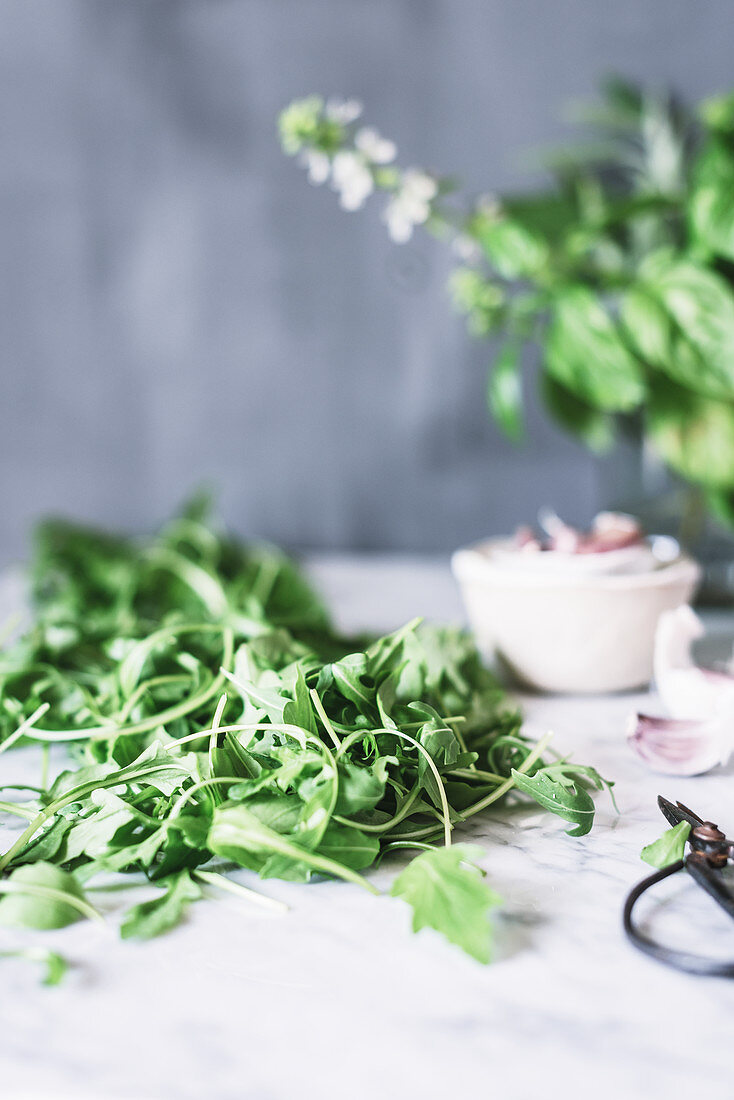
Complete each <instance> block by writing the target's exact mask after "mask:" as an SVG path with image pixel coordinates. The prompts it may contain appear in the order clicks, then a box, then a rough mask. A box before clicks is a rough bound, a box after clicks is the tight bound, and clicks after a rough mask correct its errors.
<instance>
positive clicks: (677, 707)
mask: <svg viewBox="0 0 734 1100" xmlns="http://www.w3.org/2000/svg"><path fill="white" fill-rule="evenodd" d="M703 633H704V629H703V623H702V622H701V620H700V619H699V617H698V615H696V613H695V611H694V610H693V608H691V607H689V606H688V605H687V604H683V605H682V606H681V607H677V608H676V609H675V610H674V611H665V612H664V613H663V614H662V615H661V616H660V619H659V622H658V627H657V631H656V634H655V658H654V671H655V686H656V687H657V690H658V694H659V695H660V698H661V700H662V702H663V705H664V707H665V709H666V710H667V711H669V712H670V714H671V715H672V716H673V717H674V718H690V719H697V720H699V721H703V720H705V719H707V718H713V717H714V715H716V714H720V713H721V712H722V711H723V710H724V709H729V708H731V706H732V704H733V703H734V675H730V674H729V673H726V672H713V671H710V670H708V669H703V668H699V667H698V666H697V665H696V664H695V662H694V660H693V654H692V652H691V647H692V645H693V642H694V641H695V640H696V639H697V638H700V637H701V636H702V635H703Z"/></svg>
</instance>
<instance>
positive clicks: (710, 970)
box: [622, 856, 734, 978]
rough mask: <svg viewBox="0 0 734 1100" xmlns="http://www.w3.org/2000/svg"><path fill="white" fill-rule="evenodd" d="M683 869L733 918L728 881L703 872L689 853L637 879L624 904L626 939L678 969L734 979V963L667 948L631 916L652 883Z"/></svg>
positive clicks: (733, 900)
mask: <svg viewBox="0 0 734 1100" xmlns="http://www.w3.org/2000/svg"><path fill="white" fill-rule="evenodd" d="M691 864H693V866H691ZM684 868H685V869H686V870H687V871H689V872H690V873H691V875H692V876H693V878H694V879H695V880H696V882H697V883H698V884H699V885H700V886H702V887H703V888H704V890H706V892H707V893H708V894H710V895H711V897H713V898H714V899H715V900H716V901H717V902H718V903H719V905H721V906H722V907H723V908H724V909H725V910H726V911H727V912H728V913H729V914H730V915H731V916H733V917H734V899H732V897H731V895H730V894H729V892H728V890H727V888H726V886H725V884H724V883H723V882H720V881H719V879H718V878H717V877H715V876H714V875H712V874H711V873H710V872H709V873H708V874H706V873H704V871H703V868H701V867H699V863H698V861H696V860H694V859H692V858H691V856H688V857H687V858H686V859H685V860H682V859H679V860H677V861H676V862H675V863H671V864H670V865H669V866H668V867H663V868H662V870H660V871H656V872H655V874H654V875H648V877H647V878H644V879H643V880H642V882H638V883H637V885H636V886H635V887H633V888H632V890H630V892H629V894H628V895H627V900H626V902H625V904H624V913H623V916H622V923H623V925H624V931H625V933H626V935H627V938H628V939H629V940H630V942H631V943H632V944H634V946H635V947H636V948H637V949H638V951H643V952H644V953H645V954H646V955H650V956H652V958H654V959H658V961H659V962H662V963H665V964H666V965H667V966H672V967H674V968H675V969H676V970H684V971H686V972H687V973H688V974H702V975H705V976H707V977H711V978H714V977H716V978H734V962H724V961H720V960H719V959H707V958H705V956H703V955H693V954H691V953H690V952H688V951H676V950H674V949H673V948H671V947H666V946H665V945H664V944H662V943H658V942H657V941H656V940H654V939H652V937H650V936H648V935H647V934H646V933H645V932H642V931H641V929H640V927H639V925H637V924H636V923H635V922H634V920H633V919H632V912H633V910H634V907H635V903H636V902H637V901H639V899H640V898H641V897H642V895H643V894H644V893H645V891H646V890H649V889H650V887H651V886H655V885H657V883H658V882H662V881H663V879H666V878H669V877H670V876H671V875H675V874H677V872H678V871H682V870H683V869H684Z"/></svg>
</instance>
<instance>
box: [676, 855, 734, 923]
mask: <svg viewBox="0 0 734 1100" xmlns="http://www.w3.org/2000/svg"><path fill="white" fill-rule="evenodd" d="M684 865H685V869H686V871H688V874H689V875H691V877H692V878H694V879H695V880H696V882H697V883H698V885H699V886H700V887H702V889H704V890H705V891H706V893H707V894H708V895H709V896H710V897H712V898H713V899H714V901H716V902H718V904H719V905H720V906H721V908H722V909H723V910H724V912H726V913H728V914H729V916H730V917H732V918H733V919H734V894H732V892H731V890H730V888H729V887H728V886H727V884H726V882H725V881H724V877H723V875H722V874H721V871H719V870H717V868H716V867H712V866H711V865H710V863H708V862H707V861H706V860H705V859H702V858H701V856H698V855H696V854H695V853H692V854H691V855H688V856H686V858H685V861H684Z"/></svg>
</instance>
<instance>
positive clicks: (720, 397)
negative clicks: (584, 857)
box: [280, 81, 734, 521]
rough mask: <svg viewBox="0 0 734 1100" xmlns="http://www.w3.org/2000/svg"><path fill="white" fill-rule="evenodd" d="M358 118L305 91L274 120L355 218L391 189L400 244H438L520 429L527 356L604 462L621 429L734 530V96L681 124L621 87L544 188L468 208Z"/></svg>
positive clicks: (659, 98) (493, 395)
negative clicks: (429, 240)
mask: <svg viewBox="0 0 734 1100" xmlns="http://www.w3.org/2000/svg"><path fill="white" fill-rule="evenodd" d="M361 112H362V108H361V105H360V104H359V103H357V102H356V101H353V100H349V101H342V100H339V101H334V100H329V101H324V100H323V99H322V98H321V97H319V96H311V97H308V98H306V99H301V100H297V101H296V102H294V103H292V104H291V105H290V106H289V107H288V108H287V109H286V110H285V111H283V113H282V115H281V118H280V132H281V139H282V144H283V148H284V150H285V152H286V153H288V154H289V155H293V156H295V157H297V158H298V161H299V163H300V164H301V165H302V166H303V167H304V168H305V169H306V170H307V172H308V177H309V180H310V182H311V183H314V184H321V183H329V184H330V185H331V187H332V188H333V189H334V191H335V192H337V194H338V196H339V199H340V202H341V205H342V207H344V208H345V209H347V210H357V209H360V208H361V207H362V206H363V205H364V204H365V202H366V201H367V200H368V199H369V197H370V196H371V195H372V194H373V193H378V192H383V193H384V199H385V200H386V201H385V202H384V206H383V210H382V217H383V220H384V222H385V224H386V227H387V230H388V232H389V233H390V236H391V237H392V238H393V239H394V240H395V241H396V242H399V243H402V242H405V241H407V240H408V239H409V238H410V237H411V235H412V234H413V232H414V230H415V229H416V228H417V227H422V228H424V229H426V230H428V231H430V232H432V233H433V234H434V235H437V236H439V237H440V238H441V239H443V240H445V241H446V242H447V244H449V245H450V247H451V248H452V250H453V252H454V254H455V256H456V259H457V266H456V269H455V270H454V272H453V274H452V278H451V290H452V295H453V298H454V301H455V303H456V305H457V306H458V307H459V309H461V310H462V311H463V312H464V313H465V314H466V316H467V319H468V324H469V328H470V330H471V331H472V332H473V333H474V334H476V335H477V336H479V337H491V338H493V340H494V341H495V347H497V348H498V350H496V352H495V354H493V357H492V363H491V365H490V370H489V379H488V402H489V406H490V409H491V412H492V414H493V416H494V417H495V419H496V420H497V422H498V424H499V425H500V426H501V428H502V429H503V430H504V431H505V432H506V434H507V435H508V436H510V437H511V438H513V439H520V438H521V437H522V434H523V411H522V379H521V372H522V369H523V363H524V362H527V356H524V355H523V351H524V349H525V347H526V345H529V344H535V345H537V346H538V347H539V348H540V351H541V358H542V370H541V371H540V373H539V375H538V380H539V385H540V386H541V387H542V394H543V399H544V402H545V405H546V407H547V408H548V410H549V412H550V413H551V415H552V416H553V417H554V418H555V419H556V420H557V421H558V422H559V423H560V424H561V425H562V426H563V427H564V428H566V429H567V430H569V431H571V432H573V433H574V434H575V435H577V436H578V437H580V438H581V439H582V440H583V441H584V442H585V443H586V444H587V445H588V446H590V447H591V448H593V449H595V450H604V449H605V448H608V447H609V446H610V445H611V444H612V443H613V440H614V437H615V434H616V433H617V432H618V431H619V429H620V428H622V427H624V426H625V425H626V426H628V427H630V426H633V427H634V428H635V430H636V431H638V432H640V431H641V433H642V436H643V440H644V443H645V445H646V446H647V447H649V448H650V449H652V451H653V452H655V453H657V455H658V456H659V457H660V458H661V459H662V461H663V462H664V463H665V464H666V465H667V466H668V467H669V468H670V469H671V470H672V471H674V473H676V474H677V475H679V477H681V478H682V479H684V480H685V481H687V482H688V483H690V484H691V486H693V487H695V488H696V490H697V491H698V492H699V493H700V494H701V495H703V496H705V498H706V501H707V503H708V505H709V507H710V508H711V510H712V511H713V512H714V513H715V514H717V515H718V516H719V517H722V518H726V519H729V520H731V521H734V93H730V94H727V95H722V96H719V97H716V98H712V99H708V100H706V101H705V102H703V103H702V104H701V105H700V107H699V108H698V110H696V111H688V110H686V109H685V108H684V107H683V106H682V105H681V104H679V103H678V102H677V101H676V100H675V99H674V98H673V97H670V96H663V95H659V94H649V93H647V92H645V91H642V90H640V89H638V88H636V87H634V86H631V85H629V84H626V83H624V82H621V81H610V82H609V83H608V84H607V86H606V88H605V95H604V97H603V99H602V101H601V103H600V105H599V106H596V107H594V108H593V109H587V110H586V111H585V112H584V114H583V116H581V117H582V120H583V121H584V123H585V125H586V127H587V128H588V127H589V125H591V127H592V128H593V138H584V141H583V142H582V143H580V144H578V145H577V146H576V147H575V148H573V149H571V150H567V151H565V152H563V153H557V154H554V155H553V156H552V157H551V158H549V160H548V167H549V169H550V176H551V180H552V182H551V185H550V186H549V187H548V189H547V190H545V191H542V192H539V193H531V194H524V195H522V196H502V197H488V196H482V197H480V198H479V199H477V200H475V201H473V202H469V201H467V202H465V203H464V204H461V203H460V202H457V200H456V196H455V187H454V186H453V185H452V184H451V183H450V182H449V181H448V180H443V179H441V178H438V177H436V176H434V175H433V174H432V173H429V172H427V171H424V170H422V169H415V168H409V169H403V168H401V167H399V166H398V163H397V150H396V147H395V145H394V144H393V142H392V141H389V140H387V139H385V138H384V137H382V136H381V135H380V134H379V133H378V132H377V131H376V130H375V129H374V128H372V127H370V126H364V125H362V124H361V121H360V116H361Z"/></svg>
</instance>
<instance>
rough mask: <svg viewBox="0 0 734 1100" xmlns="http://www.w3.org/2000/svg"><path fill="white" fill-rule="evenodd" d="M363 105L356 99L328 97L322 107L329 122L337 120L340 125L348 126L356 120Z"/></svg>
mask: <svg viewBox="0 0 734 1100" xmlns="http://www.w3.org/2000/svg"><path fill="white" fill-rule="evenodd" d="M362 111H363V107H362V104H361V103H360V102H359V100H358V99H336V98H333V99H329V100H328V101H327V103H326V107H325V109H324V114H325V115H326V117H327V118H328V119H329V120H330V121H331V122H338V123H340V124H341V125H342V126H348V125H349V124H350V122H354V121H356V119H358V118H359V116H360V115H361V114H362Z"/></svg>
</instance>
